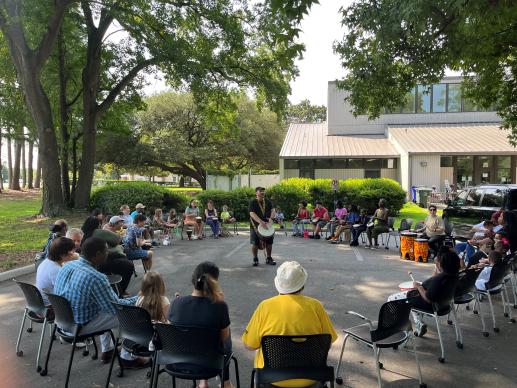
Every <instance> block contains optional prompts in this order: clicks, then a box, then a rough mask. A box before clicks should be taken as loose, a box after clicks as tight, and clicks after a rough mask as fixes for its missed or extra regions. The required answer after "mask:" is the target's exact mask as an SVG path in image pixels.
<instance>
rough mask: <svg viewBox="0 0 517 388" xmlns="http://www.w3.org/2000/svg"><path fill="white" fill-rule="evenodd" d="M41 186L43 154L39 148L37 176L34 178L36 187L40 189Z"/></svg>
mask: <svg viewBox="0 0 517 388" xmlns="http://www.w3.org/2000/svg"><path fill="white" fill-rule="evenodd" d="M40 187H41V154H40V152H39V148H38V162H37V163H36V178H35V179H34V188H35V189H39V188H40Z"/></svg>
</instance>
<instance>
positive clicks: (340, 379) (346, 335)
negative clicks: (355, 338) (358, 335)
mask: <svg viewBox="0 0 517 388" xmlns="http://www.w3.org/2000/svg"><path fill="white" fill-rule="evenodd" d="M347 339H348V334H345V338H343V346H341V353H340V354H339V360H338V362H337V367H336V383H338V384H343V379H342V378H341V376H339V369H340V368H341V360H342V359H343V352H344V351H345V345H346V340H347Z"/></svg>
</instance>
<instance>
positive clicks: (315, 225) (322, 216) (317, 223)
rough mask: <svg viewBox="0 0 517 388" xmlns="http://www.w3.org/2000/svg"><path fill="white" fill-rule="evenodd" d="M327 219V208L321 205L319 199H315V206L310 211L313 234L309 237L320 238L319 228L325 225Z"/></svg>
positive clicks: (328, 219) (328, 218)
mask: <svg viewBox="0 0 517 388" xmlns="http://www.w3.org/2000/svg"><path fill="white" fill-rule="evenodd" d="M329 221H330V216H329V212H328V210H327V209H326V208H325V207H323V203H322V202H321V201H316V207H315V208H314V211H313V212H312V220H311V223H312V229H313V234H312V236H310V238H315V239H320V238H321V236H320V231H321V228H323V227H324V226H325V225H327V222H329Z"/></svg>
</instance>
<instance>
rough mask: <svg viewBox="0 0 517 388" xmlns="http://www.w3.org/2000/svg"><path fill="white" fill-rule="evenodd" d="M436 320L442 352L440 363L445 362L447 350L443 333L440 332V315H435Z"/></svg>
mask: <svg viewBox="0 0 517 388" xmlns="http://www.w3.org/2000/svg"><path fill="white" fill-rule="evenodd" d="M434 320H435V322H436V330H437V331H438V339H439V340H440V348H441V351H442V355H441V357H439V358H438V361H440V362H445V350H444V348H443V340H442V332H441V330H440V322H439V321H438V315H436V313H434Z"/></svg>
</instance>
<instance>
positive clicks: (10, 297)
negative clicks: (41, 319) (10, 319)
mask: <svg viewBox="0 0 517 388" xmlns="http://www.w3.org/2000/svg"><path fill="white" fill-rule="evenodd" d="M15 304H17V305H19V306H20V307H23V306H25V299H24V298H23V297H20V296H19V295H15V294H13V293H7V294H0V307H6V306H7V305H11V306H10V307H12V306H13V305H15Z"/></svg>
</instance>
